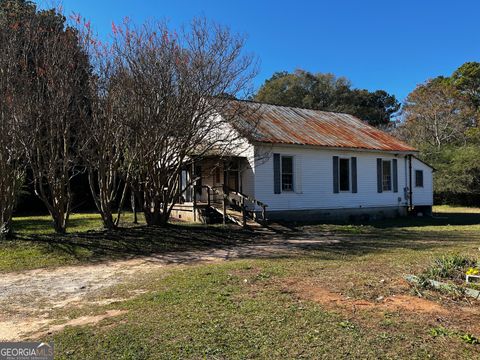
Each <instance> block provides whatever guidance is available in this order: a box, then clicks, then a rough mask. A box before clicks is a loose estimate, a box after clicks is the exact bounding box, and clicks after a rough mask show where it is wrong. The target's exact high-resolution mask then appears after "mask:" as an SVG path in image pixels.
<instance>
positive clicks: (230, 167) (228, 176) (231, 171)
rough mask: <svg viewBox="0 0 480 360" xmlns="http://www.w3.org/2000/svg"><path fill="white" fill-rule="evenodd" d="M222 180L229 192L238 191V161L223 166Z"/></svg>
mask: <svg viewBox="0 0 480 360" xmlns="http://www.w3.org/2000/svg"><path fill="white" fill-rule="evenodd" d="M224 179H225V185H227V187H228V189H229V190H233V191H236V192H239V191H240V186H239V171H238V161H235V160H234V161H230V162H228V163H226V164H225V171H224Z"/></svg>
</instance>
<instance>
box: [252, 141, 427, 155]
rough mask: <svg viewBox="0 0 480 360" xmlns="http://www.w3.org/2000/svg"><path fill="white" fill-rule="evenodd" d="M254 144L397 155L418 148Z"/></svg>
mask: <svg viewBox="0 0 480 360" xmlns="http://www.w3.org/2000/svg"><path fill="white" fill-rule="evenodd" d="M251 144H252V145H254V146H282V147H290V148H302V149H317V150H320V149H321V150H336V151H354V152H370V153H372V152H373V153H382V154H385V153H388V154H398V155H417V154H418V153H419V151H418V150H387V149H370V148H358V147H342V146H325V145H308V144H287V143H271V142H262V141H252V142H251Z"/></svg>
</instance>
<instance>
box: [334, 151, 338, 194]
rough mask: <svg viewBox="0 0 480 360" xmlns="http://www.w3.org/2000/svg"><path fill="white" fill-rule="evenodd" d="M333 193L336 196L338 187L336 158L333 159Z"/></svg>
mask: <svg viewBox="0 0 480 360" xmlns="http://www.w3.org/2000/svg"><path fill="white" fill-rule="evenodd" d="M333 192H334V193H335V194H337V193H338V192H339V186H338V156H334V157H333Z"/></svg>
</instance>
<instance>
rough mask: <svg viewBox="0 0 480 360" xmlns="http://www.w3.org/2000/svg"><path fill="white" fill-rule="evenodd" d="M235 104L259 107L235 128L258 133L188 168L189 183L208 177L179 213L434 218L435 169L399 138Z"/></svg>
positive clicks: (357, 124) (324, 118)
mask: <svg viewBox="0 0 480 360" xmlns="http://www.w3.org/2000/svg"><path fill="white" fill-rule="evenodd" d="M232 103H235V104H236V105H238V104H241V106H249V107H255V110H254V111H251V112H246V113H245V114H244V115H242V116H239V117H238V119H236V121H235V122H234V125H233V126H234V127H239V128H240V127H243V128H244V127H245V126H250V127H251V128H254V129H255V130H254V131H253V133H252V134H251V136H248V139H247V138H245V139H244V141H242V143H240V144H238V151H237V152H236V154H231V156H229V157H223V158H222V159H218V158H214V157H212V158H211V159H206V160H205V159H204V160H203V161H202V162H201V163H199V164H196V165H195V167H194V169H193V170H191V171H189V170H187V169H186V170H185V171H184V173H183V175H182V177H183V178H184V181H183V183H184V184H185V183H186V179H187V178H191V177H192V176H193V173H195V175H196V176H197V177H198V176H201V180H199V181H197V186H196V187H195V190H194V189H193V188H192V190H191V191H186V194H187V195H186V196H185V198H184V200H185V203H184V204H182V205H179V207H176V209H175V211H174V212H173V215H174V216H178V217H182V216H183V218H190V219H191V220H202V219H203V220H205V218H206V217H208V214H209V213H210V214H212V211H208V210H207V209H209V208H212V209H213V210H214V211H213V212H215V209H216V210H217V212H219V213H222V214H225V216H228V217H230V218H234V217H235V210H237V211H241V210H242V209H243V210H245V211H243V213H244V215H245V216H247V215H250V216H252V217H256V218H260V217H261V216H262V215H261V214H262V211H263V210H266V213H267V218H268V219H270V220H328V219H338V218H347V219H348V218H364V219H368V218H378V217H393V216H400V215H406V214H407V213H408V212H409V211H415V212H422V213H424V214H429V213H431V207H432V204H433V181H432V180H433V178H432V177H433V169H432V167H431V166H429V165H428V164H426V163H424V162H422V161H421V160H419V159H418V158H417V157H416V154H417V150H415V149H414V148H412V147H410V146H409V145H407V144H405V143H403V142H401V141H399V140H398V139H396V138H394V137H392V136H391V135H389V134H387V133H385V132H383V131H381V130H379V129H377V128H374V127H372V126H369V125H368V124H366V123H365V122H363V121H361V120H359V119H357V118H356V117H354V116H352V115H347V114H341V113H333V112H324V111H316V110H308V109H301V108H292V107H284V106H275V105H267V104H258V103H250V102H232ZM219 116H222V114H219ZM224 195H225V196H224ZM224 199H225V201H223V200H224ZM188 211H190V213H191V215H188V214H187V212H188Z"/></svg>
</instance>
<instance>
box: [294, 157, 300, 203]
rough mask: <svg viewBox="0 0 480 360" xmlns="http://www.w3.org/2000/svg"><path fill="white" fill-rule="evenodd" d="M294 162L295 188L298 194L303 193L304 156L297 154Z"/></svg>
mask: <svg viewBox="0 0 480 360" xmlns="http://www.w3.org/2000/svg"><path fill="white" fill-rule="evenodd" d="M293 164H294V166H295V170H294V171H293V172H294V177H295V180H294V182H293V187H294V190H295V192H296V193H297V194H301V193H302V156H301V155H296V156H295V157H294V158H293Z"/></svg>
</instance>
